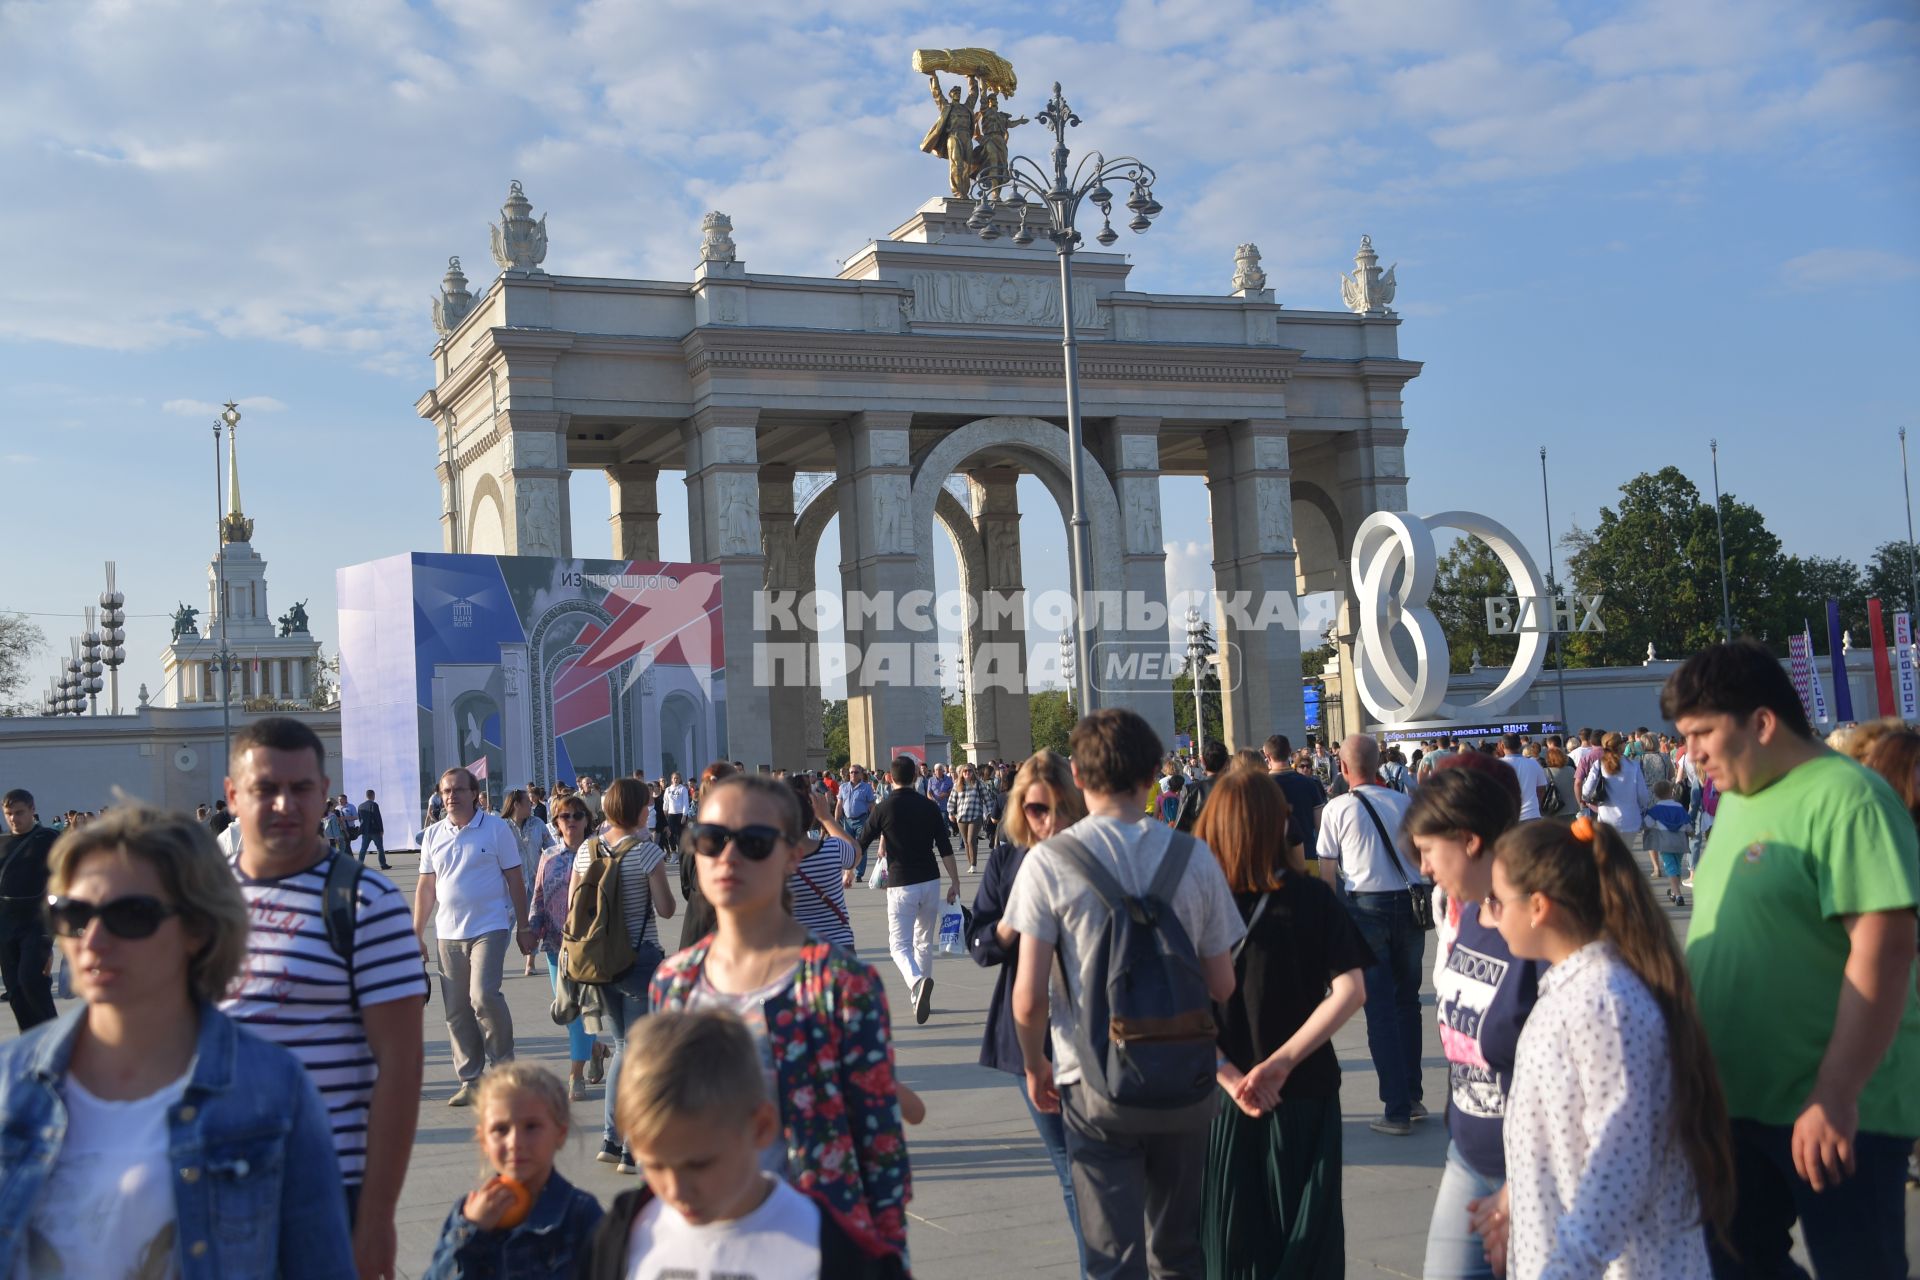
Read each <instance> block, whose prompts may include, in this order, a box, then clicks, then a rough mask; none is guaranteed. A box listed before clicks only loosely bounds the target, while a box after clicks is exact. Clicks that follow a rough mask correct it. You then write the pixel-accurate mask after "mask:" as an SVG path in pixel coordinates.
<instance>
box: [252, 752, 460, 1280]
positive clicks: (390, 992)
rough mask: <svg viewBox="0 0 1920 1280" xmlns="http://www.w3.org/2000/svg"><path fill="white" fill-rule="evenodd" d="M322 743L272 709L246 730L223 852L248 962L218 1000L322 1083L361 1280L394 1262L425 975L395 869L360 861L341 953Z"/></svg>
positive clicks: (415, 1113)
mask: <svg viewBox="0 0 1920 1280" xmlns="http://www.w3.org/2000/svg"><path fill="white" fill-rule="evenodd" d="M327 790H328V778H327V774H326V748H325V747H323V746H322V745H321V743H320V739H319V737H318V736H317V735H316V734H315V733H314V732H313V730H312V729H310V728H308V727H307V726H306V725H305V724H302V723H301V722H300V721H298V720H295V719H292V718H291V717H287V716H268V717H265V718H264V719H261V720H256V721H255V722H254V723H252V724H250V725H247V726H245V727H244V728H241V729H238V730H236V731H235V732H234V735H233V754H232V755H231V756H230V757H229V758H228V761H227V780H226V793H227V803H228V805H229V806H230V807H231V808H232V810H233V812H234V814H235V815H236V821H235V823H234V825H233V827H232V828H230V829H229V830H231V831H238V832H239V833H240V847H239V849H238V850H237V851H236V852H234V853H232V854H230V855H229V861H230V863H231V865H232V866H233V870H234V875H235V877H236V878H237V879H238V880H239V881H240V892H241V894H242V895H243V896H244V897H245V898H246V900H247V914H248V917H249V919H250V921H251V925H252V927H251V928H250V929H249V930H248V933H247V963H246V966H245V967H244V968H243V969H242V970H241V977H240V981H239V982H238V983H236V984H235V985H234V987H233V989H232V991H231V992H230V993H229V995H228V997H227V999H225V1000H223V1001H221V1002H220V1008H221V1010H222V1011H223V1012H224V1013H226V1015H227V1016H228V1017H230V1018H232V1019H233V1020H234V1021H235V1022H238V1023H240V1024H241V1025H242V1026H244V1027H246V1028H247V1030H249V1031H251V1032H253V1033H254V1034H255V1035H258V1036H261V1037H264V1038H265V1039H268V1040H272V1041H274V1042H275V1043H277V1044H281V1045H284V1046H285V1047H286V1048H288V1049H290V1050H291V1051H292V1052H293V1055H294V1056H295V1057H296V1058H298V1059H300V1062H301V1065H302V1066H304V1067H306V1069H307V1071H308V1073H309V1074H310V1075H311V1076H312V1077H313V1083H314V1085H315V1087H316V1088H318V1089H319V1091H320V1099H321V1101H322V1102H324V1103H325V1104H326V1106H327V1112H328V1115H329V1117H330V1118H331V1120H332V1124H333V1142H334V1150H335V1151H336V1152H337V1153H338V1155H339V1158H340V1175H341V1179H342V1181H343V1182H344V1183H345V1193H346V1197H347V1215H348V1217H349V1219H350V1220H351V1221H352V1223H353V1256H354V1261H355V1263H356V1269H357V1270H358V1272H359V1274H360V1276H361V1277H362V1280H365V1278H366V1277H373V1276H383V1277H384V1276H391V1275H393V1274H394V1267H395V1257H396V1255H397V1253H398V1250H399V1236H398V1234H397V1231H396V1229H395V1226H394V1211H395V1209H396V1207H397V1206H398V1204H399V1200H400V1187H401V1184H402V1183H404V1182H405V1181H406V1176H407V1162H408V1160H409V1159H410V1158H411V1156H412V1154H413V1133H414V1127H415V1125H416V1123H417V1122H418V1120H419V1114H420V1057H421V1040H422V1035H421V1025H420V1023H421V1017H420V1014H421V1010H422V1009H423V1008H424V1007H425V1005H426V998H427V976H426V973H425V972H424V971H423V970H422V968H421V964H420V952H419V942H418V940H417V939H416V938H415V937H414V932H413V924H412V921H411V919H410V918H409V917H408V914H407V902H406V899H405V898H404V897H403V896H402V895H401V893H400V890H399V889H397V888H395V887H394V884H393V882H392V881H391V880H388V879H387V878H386V877H385V876H383V875H381V874H380V873H379V872H377V871H374V870H372V869H371V868H368V867H365V866H363V865H360V864H358V863H356V864H355V865H354V868H353V871H354V878H353V880H352V881H351V883H352V885H353V890H352V897H353V919H352V928H351V934H350V937H349V938H347V939H346V940H344V942H345V945H344V954H342V952H341V951H338V950H336V949H335V946H334V941H333V939H332V937H331V936H330V932H329V929H328V922H327V910H326V891H327V887H328V884H329V882H330V872H331V871H332V867H333V860H334V859H335V858H341V857H350V856H351V855H342V854H338V853H335V852H334V851H333V850H332V849H330V848H329V847H328V845H327V842H326V841H325V840H324V839H323V838H322V837H321V836H320V834H319V829H320V816H321V814H322V813H324V812H325V811H326V807H327Z"/></svg>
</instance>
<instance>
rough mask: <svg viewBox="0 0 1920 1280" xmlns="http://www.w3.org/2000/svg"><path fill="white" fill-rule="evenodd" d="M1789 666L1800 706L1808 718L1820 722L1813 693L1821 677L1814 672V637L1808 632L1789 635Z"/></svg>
mask: <svg viewBox="0 0 1920 1280" xmlns="http://www.w3.org/2000/svg"><path fill="white" fill-rule="evenodd" d="M1787 666H1788V670H1789V671H1790V672H1791V673H1792V675H1793V691H1794V692H1795V693H1797V694H1799V695H1800V706H1801V707H1802V708H1803V709H1804V710H1805V711H1806V713H1807V719H1809V720H1811V721H1813V722H1814V723H1815V724H1818V723H1820V719H1821V718H1820V717H1819V716H1817V715H1815V714H1814V693H1813V691H1814V687H1815V685H1816V684H1817V683H1818V681H1819V679H1820V677H1819V676H1817V675H1816V674H1814V670H1813V637H1812V636H1811V635H1810V634H1808V633H1807V632H1805V631H1802V632H1801V633H1800V634H1799V635H1797V636H1789V637H1787ZM1820 701H1821V702H1825V701H1826V699H1825V698H1822V699H1820Z"/></svg>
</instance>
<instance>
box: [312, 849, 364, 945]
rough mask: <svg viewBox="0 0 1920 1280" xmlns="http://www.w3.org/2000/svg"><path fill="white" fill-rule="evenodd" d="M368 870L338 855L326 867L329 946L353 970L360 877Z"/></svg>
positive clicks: (324, 909) (323, 893)
mask: <svg viewBox="0 0 1920 1280" xmlns="http://www.w3.org/2000/svg"><path fill="white" fill-rule="evenodd" d="M366 870H367V869H366V867H365V866H364V865H362V864H361V863H359V862H358V861H356V860H354V859H353V858H343V857H341V856H340V854H339V853H337V852H336V853H335V854H334V855H333V860H332V861H331V862H329V863H328V864H327V886H326V888H325V889H324V890H322V891H321V895H320V903H321V906H320V909H321V912H322V914H323V915H324V916H325V918H326V925H327V945H328V946H329V947H331V948H333V954H335V955H337V956H339V957H340V958H341V959H342V960H345V961H346V962H347V967H348V969H349V970H351V969H352V967H353V932H354V925H355V924H356V923H357V921H358V917H359V914H360V912H359V896H360V877H361V876H362V875H365V874H366Z"/></svg>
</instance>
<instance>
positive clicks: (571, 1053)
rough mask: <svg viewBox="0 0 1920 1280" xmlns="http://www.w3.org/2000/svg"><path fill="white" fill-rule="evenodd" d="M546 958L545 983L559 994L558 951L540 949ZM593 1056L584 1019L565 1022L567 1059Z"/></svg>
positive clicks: (581, 1059) (576, 1059)
mask: <svg viewBox="0 0 1920 1280" xmlns="http://www.w3.org/2000/svg"><path fill="white" fill-rule="evenodd" d="M540 954H541V955H543V956H545V957H546V958H547V985H548V986H549V987H552V988H553V994H554V995H556V996H557V995H559V994H560V953H559V952H557V951H542V952H541V953H540ZM591 1057H593V1037H592V1036H590V1035H588V1034H587V1026H586V1020H585V1019H584V1018H575V1019H574V1020H573V1021H572V1022H569V1023H568V1024H567V1061H568V1062H585V1061H587V1060H588V1059H589V1058H591Z"/></svg>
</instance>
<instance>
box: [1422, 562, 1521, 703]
mask: <svg viewBox="0 0 1920 1280" xmlns="http://www.w3.org/2000/svg"><path fill="white" fill-rule="evenodd" d="M1513 594H1515V593H1514V587H1513V578H1512V576H1511V575H1510V574H1508V573H1507V567H1506V566H1505V565H1503V564H1501V563H1500V557H1499V556H1497V555H1495V554H1494V553H1493V548H1492V547H1489V546H1488V545H1487V544H1486V543H1484V542H1482V541H1480V539H1478V538H1462V539H1460V540H1459V541H1458V542H1456V543H1454V544H1453V549H1452V550H1450V551H1448V552H1447V554H1446V555H1444V556H1442V557H1441V558H1440V566H1439V569H1438V571H1437V572H1436V573H1435V574H1434V579H1433V596H1432V609H1433V616H1434V617H1435V618H1436V619H1438V620H1439V622H1440V629H1441V631H1443V632H1445V633H1446V637H1447V661H1448V670H1450V671H1454V672H1460V671H1466V670H1468V669H1469V668H1471V667H1472V665H1473V655H1474V654H1475V653H1478V654H1479V655H1480V660H1481V662H1482V663H1483V664H1484V665H1486V666H1489V667H1505V666H1508V665H1510V664H1511V663H1512V662H1513V655H1514V654H1515V652H1517V651H1518V650H1519V648H1520V637H1519V636H1517V635H1505V636H1495V635H1488V634H1487V605H1486V601H1487V597H1489V596H1511V595H1513ZM1518 616H1519V615H1518V612H1517V611H1516V613H1515V618H1516V620H1517V619H1518Z"/></svg>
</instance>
